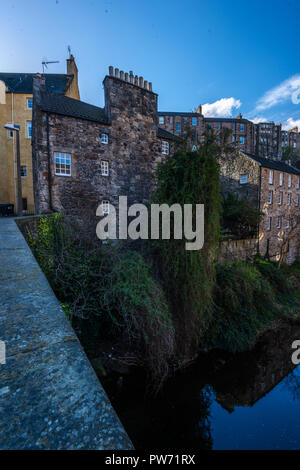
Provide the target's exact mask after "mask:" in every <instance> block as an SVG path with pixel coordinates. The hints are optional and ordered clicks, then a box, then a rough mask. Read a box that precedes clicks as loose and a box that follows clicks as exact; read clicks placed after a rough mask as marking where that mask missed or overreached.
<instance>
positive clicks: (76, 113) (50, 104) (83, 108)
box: [40, 92, 108, 124]
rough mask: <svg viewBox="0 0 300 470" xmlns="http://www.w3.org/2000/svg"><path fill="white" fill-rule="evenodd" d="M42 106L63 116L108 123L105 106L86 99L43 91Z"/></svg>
mask: <svg viewBox="0 0 300 470" xmlns="http://www.w3.org/2000/svg"><path fill="white" fill-rule="evenodd" d="M40 107H41V109H42V110H43V111H47V112H50V113H55V114H62V115H63V116H70V117H75V118H80V119H86V120H87V121H94V122H100V123H104V124H107V123H108V119H107V117H106V115H105V111H104V109H103V108H98V106H93V105H92V104H88V103H85V102H84V101H80V100H75V99H73V98H69V97H67V96H64V95H58V94H55V93H49V92H41V102H40Z"/></svg>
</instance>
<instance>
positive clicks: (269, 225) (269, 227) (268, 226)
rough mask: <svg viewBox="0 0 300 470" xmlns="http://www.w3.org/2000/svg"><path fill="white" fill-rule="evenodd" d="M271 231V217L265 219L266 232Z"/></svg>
mask: <svg viewBox="0 0 300 470" xmlns="http://www.w3.org/2000/svg"><path fill="white" fill-rule="evenodd" d="M271 229H272V217H268V219H267V230H268V231H270V230H271Z"/></svg>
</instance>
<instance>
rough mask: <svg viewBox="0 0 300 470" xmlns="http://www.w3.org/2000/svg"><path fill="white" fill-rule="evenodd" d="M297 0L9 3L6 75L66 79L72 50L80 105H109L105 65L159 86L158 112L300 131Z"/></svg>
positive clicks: (4, 25)
mask: <svg viewBox="0 0 300 470" xmlns="http://www.w3.org/2000/svg"><path fill="white" fill-rule="evenodd" d="M299 14H300V4H299V2H297V1H295V0H285V1H284V2H282V1H279V0H275V1H274V0H273V1H269V0H263V1H262V0H260V1H257V0H252V1H251V2H250V1H242V2H241V1H236V0H233V1H230V0H226V1H225V0H209V1H202V0H185V1H178V0H173V1H170V0H160V1H158V0H152V1H151V2H150V1H146V0H127V1H126V0H26V2H25V1H24V0H5V2H4V1H3V2H2V3H1V17H0V44H1V48H0V71H3V72H37V71H41V62H42V60H43V59H44V58H47V59H48V60H59V61H60V63H59V64H53V65H50V66H49V69H48V72H52V73H64V72H65V59H66V58H67V55H68V54H67V46H68V45H70V46H71V49H72V52H73V54H74V56H75V58H76V62H77V65H78V68H79V83H80V92H81V98H82V100H84V101H87V102H89V103H92V104H96V105H99V106H102V105H103V90H102V80H103V78H104V76H105V74H106V73H107V69H108V66H109V65H114V66H115V67H119V68H120V69H122V70H124V71H129V70H133V71H134V73H135V74H138V75H143V76H144V78H145V79H147V80H148V81H152V82H153V89H154V91H155V92H157V93H158V94H159V109H160V110H170V111H176V110H178V111H191V110H193V109H195V108H196V107H197V106H198V105H199V104H202V105H205V106H204V110H205V114H206V115H219V116H225V117H226V116H231V115H233V116H235V115H236V114H237V113H238V112H241V113H242V114H243V115H245V116H246V117H249V118H251V119H257V118H261V119H262V120H266V119H267V120H274V121H276V122H279V121H280V122H282V123H283V124H284V125H285V126H287V127H291V126H292V125H294V124H295V123H296V124H297V121H299V122H298V124H300V104H293V103H292V100H291V95H292V93H293V92H295V91H296V90H297V89H298V88H299V89H300V70H299V69H300V61H299V46H298V44H299V37H298V30H299Z"/></svg>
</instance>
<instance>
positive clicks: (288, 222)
mask: <svg viewBox="0 0 300 470" xmlns="http://www.w3.org/2000/svg"><path fill="white" fill-rule="evenodd" d="M285 228H290V219H286V222H285Z"/></svg>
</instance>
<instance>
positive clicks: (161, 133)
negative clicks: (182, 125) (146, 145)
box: [157, 127, 182, 142]
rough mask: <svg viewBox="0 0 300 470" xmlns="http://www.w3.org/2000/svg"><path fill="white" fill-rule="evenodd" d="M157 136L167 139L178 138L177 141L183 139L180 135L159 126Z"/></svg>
mask: <svg viewBox="0 0 300 470" xmlns="http://www.w3.org/2000/svg"><path fill="white" fill-rule="evenodd" d="M157 137H159V138H161V139H167V140H176V141H177V142H181V141H182V139H181V138H180V137H178V136H177V135H175V134H172V132H168V131H166V130H165V129H162V128H161V127H158V129H157Z"/></svg>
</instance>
